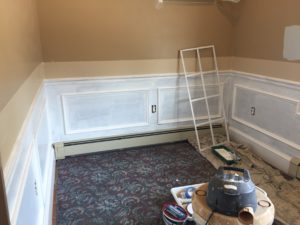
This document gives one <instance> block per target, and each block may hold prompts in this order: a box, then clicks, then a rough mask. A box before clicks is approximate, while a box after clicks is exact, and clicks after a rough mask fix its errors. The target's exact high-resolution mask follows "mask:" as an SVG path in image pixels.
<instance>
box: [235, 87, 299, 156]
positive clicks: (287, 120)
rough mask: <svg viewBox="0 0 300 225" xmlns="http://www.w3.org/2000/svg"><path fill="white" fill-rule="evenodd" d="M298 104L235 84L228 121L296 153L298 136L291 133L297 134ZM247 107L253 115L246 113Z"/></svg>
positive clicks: (290, 99) (270, 93)
mask: <svg viewBox="0 0 300 225" xmlns="http://www.w3.org/2000/svg"><path fill="white" fill-rule="evenodd" d="M299 104H300V100H297V99H293V98H290V97H287V96H284V95H278V94H276V93H272V92H266V91H263V90H258V89H255V88H252V87H246V86H242V85H238V84H235V85H234V91H233V106H232V116H231V117H232V119H233V120H235V121H237V122H239V123H241V124H243V125H245V126H248V127H250V128H252V129H255V130H256V131H258V132H261V133H263V134H265V135H267V136H269V137H271V138H274V139H276V140H278V141H280V142H283V143H285V144H286V145H289V146H290V147H293V148H295V149H299V151H300V145H299V143H300V138H299V133H298V132H295V130H296V131H300V115H299V111H298V110H299ZM251 107H255V115H251V113H249V111H251V110H249V108H251ZM291 128H293V129H291ZM286 137H288V138H286Z"/></svg>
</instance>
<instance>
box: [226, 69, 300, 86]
mask: <svg viewBox="0 0 300 225" xmlns="http://www.w3.org/2000/svg"><path fill="white" fill-rule="evenodd" d="M228 73H231V74H232V75H233V76H234V77H243V78H247V79H252V80H257V81H261V80H265V81H268V82H272V83H274V84H276V85H279V86H282V87H289V88H290V87H291V85H292V86H293V87H294V88H297V89H300V82H298V81H292V80H287V79H281V78H276V77H270V76H266V75H262V74H256V73H249V72H243V71H239V70H226V71H223V74H225V75H228Z"/></svg>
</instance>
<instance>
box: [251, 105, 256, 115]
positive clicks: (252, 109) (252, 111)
mask: <svg viewBox="0 0 300 225" xmlns="http://www.w3.org/2000/svg"><path fill="white" fill-rule="evenodd" d="M255 111H256V108H255V107H254V106H252V107H251V110H250V113H251V116H254V115H255Z"/></svg>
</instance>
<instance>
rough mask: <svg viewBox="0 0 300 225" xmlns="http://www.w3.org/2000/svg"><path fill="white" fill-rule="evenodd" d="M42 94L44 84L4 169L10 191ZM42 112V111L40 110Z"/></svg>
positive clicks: (7, 187) (34, 131)
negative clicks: (28, 130)
mask: <svg viewBox="0 0 300 225" xmlns="http://www.w3.org/2000/svg"><path fill="white" fill-rule="evenodd" d="M42 92H43V84H41V86H40V87H39V89H38V91H37V93H36V95H35V97H34V100H33V102H32V104H31V106H30V109H29V111H28V113H27V116H26V118H25V121H24V122H23V125H22V127H21V130H20V132H19V134H18V137H17V139H16V142H15V144H14V146H13V149H12V152H11V154H10V157H9V159H8V161H7V163H6V166H5V168H4V171H3V172H4V180H5V185H6V189H10V186H11V182H12V179H13V177H14V171H15V170H16V167H17V165H18V164H17V162H18V161H19V160H20V157H21V152H20V151H21V147H20V144H21V143H22V139H24V137H25V136H26V135H27V134H26V132H27V130H26V129H28V127H29V126H32V124H30V123H31V121H32V115H33V112H34V111H35V110H36V106H37V104H38V101H39V100H40V98H41V96H42ZM42 105H43V107H44V106H45V100H44V101H43V103H42ZM39 111H40V112H41V111H42V110H39ZM34 127H35V129H34V130H33V133H32V134H31V135H32V136H33V135H34V134H36V131H37V126H34Z"/></svg>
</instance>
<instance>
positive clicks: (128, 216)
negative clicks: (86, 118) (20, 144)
mask: <svg viewBox="0 0 300 225" xmlns="http://www.w3.org/2000/svg"><path fill="white" fill-rule="evenodd" d="M56 170H57V176H58V177H57V184H56V201H57V202H56V210H57V214H56V216H57V225H95V224H99V225H102V224H103V225H110V224H111V225H119V224H120V225H121V224H122V225H123V224H124V225H156V224H157V225H162V224H164V223H163V221H162V218H161V207H162V205H163V203H164V202H170V201H174V200H173V198H172V195H171V193H170V189H171V188H172V187H176V186H182V185H188V184H196V183H202V182H207V181H208V180H209V178H210V177H211V176H213V175H214V173H215V171H216V170H215V169H214V167H213V166H212V165H211V164H210V163H209V162H208V161H207V160H206V159H205V158H203V157H202V156H201V155H200V154H199V153H198V152H196V151H195V149H194V148H193V147H192V146H191V145H190V144H189V143H187V142H178V143H171V144H164V145H155V146H147V147H139V148H131V149H126V150H117V151H107V152H102V153H97V154H89V155H82V156H76V157H69V158H66V159H64V160H59V161H57V168H56Z"/></svg>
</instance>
